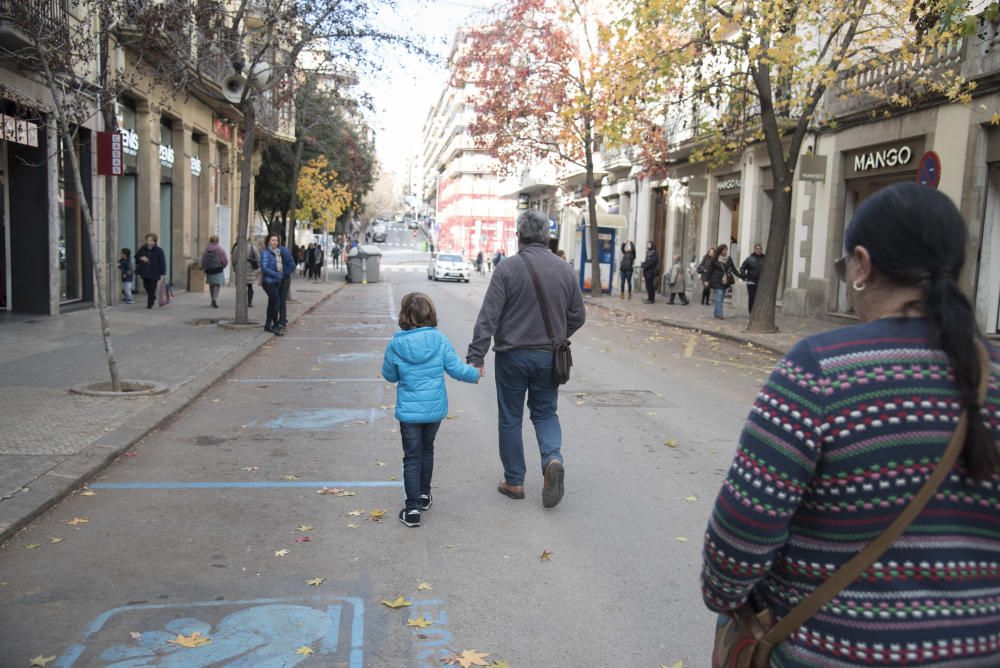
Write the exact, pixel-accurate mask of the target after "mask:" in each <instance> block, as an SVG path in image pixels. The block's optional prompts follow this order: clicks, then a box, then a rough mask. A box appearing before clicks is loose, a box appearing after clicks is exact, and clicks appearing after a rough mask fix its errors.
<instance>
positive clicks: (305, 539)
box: [295, 536, 312, 543]
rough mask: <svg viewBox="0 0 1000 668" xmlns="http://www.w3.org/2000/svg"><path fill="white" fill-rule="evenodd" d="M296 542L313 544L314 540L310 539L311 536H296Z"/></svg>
mask: <svg viewBox="0 0 1000 668" xmlns="http://www.w3.org/2000/svg"><path fill="white" fill-rule="evenodd" d="M295 542H296V543H311V542H312V538H310V537H309V536H296V537H295Z"/></svg>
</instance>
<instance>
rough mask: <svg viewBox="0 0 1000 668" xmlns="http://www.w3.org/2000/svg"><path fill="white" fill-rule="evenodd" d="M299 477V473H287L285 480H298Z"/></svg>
mask: <svg viewBox="0 0 1000 668" xmlns="http://www.w3.org/2000/svg"><path fill="white" fill-rule="evenodd" d="M298 479H299V477H298V476H297V475H295V474H294V473H293V474H291V475H286V476H285V480H298Z"/></svg>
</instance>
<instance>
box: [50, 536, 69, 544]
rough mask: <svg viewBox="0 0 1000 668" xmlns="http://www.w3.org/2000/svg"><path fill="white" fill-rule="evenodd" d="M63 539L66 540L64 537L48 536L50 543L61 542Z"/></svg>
mask: <svg viewBox="0 0 1000 668" xmlns="http://www.w3.org/2000/svg"><path fill="white" fill-rule="evenodd" d="M64 540H66V539H65V538H58V537H56V536H49V542H50V543H61V542H63V541H64Z"/></svg>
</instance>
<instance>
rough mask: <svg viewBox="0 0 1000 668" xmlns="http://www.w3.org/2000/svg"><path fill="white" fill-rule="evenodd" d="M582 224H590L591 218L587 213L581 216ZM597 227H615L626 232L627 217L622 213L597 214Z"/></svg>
mask: <svg viewBox="0 0 1000 668" xmlns="http://www.w3.org/2000/svg"><path fill="white" fill-rule="evenodd" d="M580 222H581V223H584V224H586V223H588V222H589V218H588V216H587V213H586V212H584V213H582V214H581V215H580ZM597 226H598V227H614V228H616V229H619V230H624V229H626V228H628V222H627V221H626V220H625V216H623V215H621V214H620V213H601V212H600V211H598V212H597Z"/></svg>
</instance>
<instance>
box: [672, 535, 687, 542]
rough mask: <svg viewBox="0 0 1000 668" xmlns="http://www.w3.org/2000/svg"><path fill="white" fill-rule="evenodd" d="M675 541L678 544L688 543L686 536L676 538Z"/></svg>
mask: <svg viewBox="0 0 1000 668" xmlns="http://www.w3.org/2000/svg"><path fill="white" fill-rule="evenodd" d="M674 540H676V541H677V542H678V543H686V542H688V539H687V538H685V537H684V536H674Z"/></svg>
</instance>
